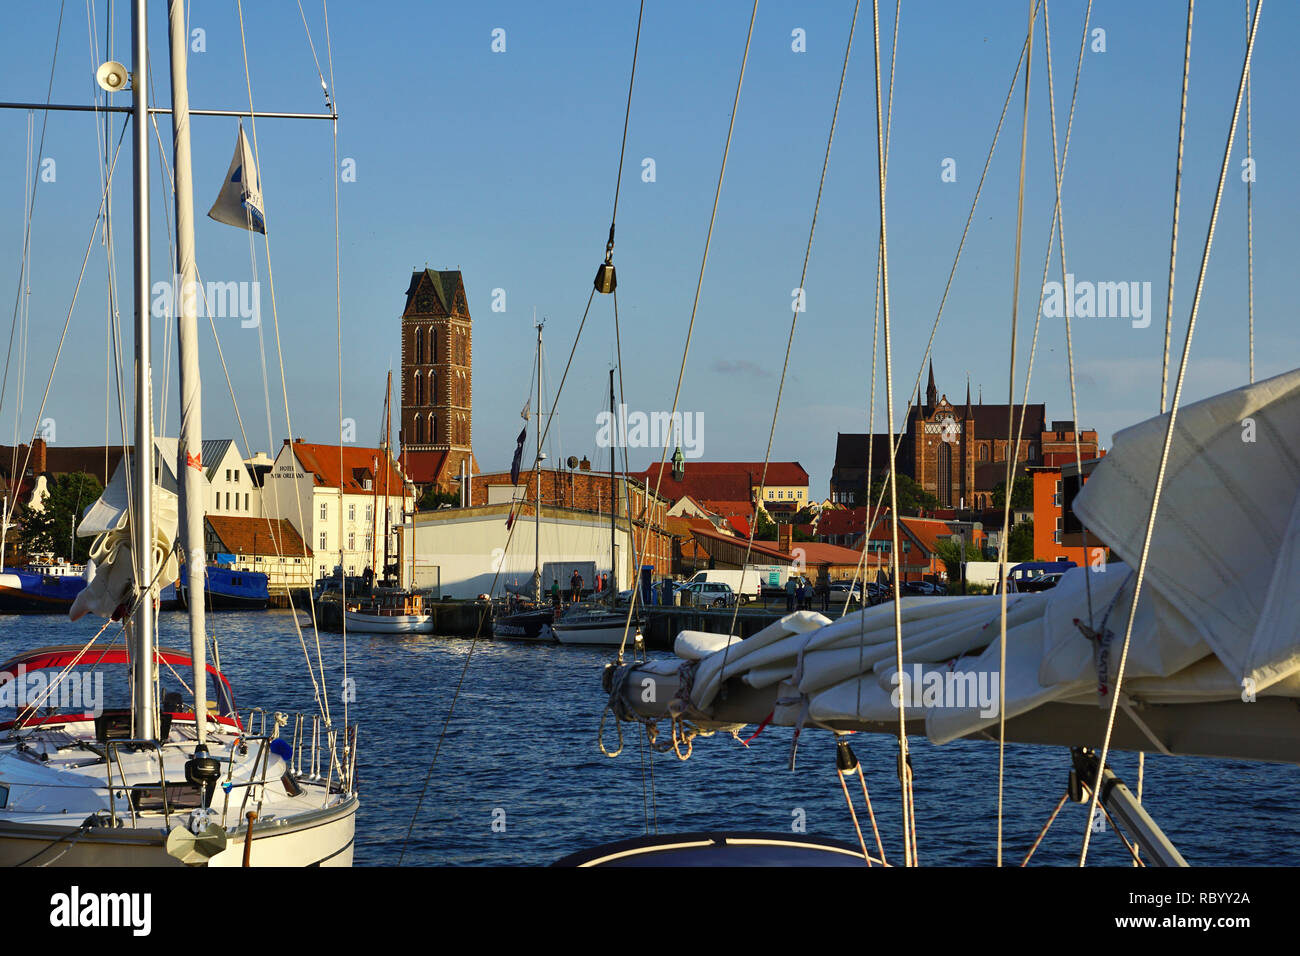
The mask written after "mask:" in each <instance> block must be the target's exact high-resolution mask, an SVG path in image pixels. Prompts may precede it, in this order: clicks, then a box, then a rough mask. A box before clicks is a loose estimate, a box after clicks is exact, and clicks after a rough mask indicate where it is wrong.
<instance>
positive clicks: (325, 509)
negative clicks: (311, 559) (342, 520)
mask: <svg viewBox="0 0 1300 956" xmlns="http://www.w3.org/2000/svg"><path fill="white" fill-rule="evenodd" d="M329 517H330V506H329V502H328V501H322V502H321V503H320V520H321V521H328V520H329ZM321 547H322V548H323V547H325V546H324V545H321Z"/></svg>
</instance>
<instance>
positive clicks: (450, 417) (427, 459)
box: [400, 269, 476, 492]
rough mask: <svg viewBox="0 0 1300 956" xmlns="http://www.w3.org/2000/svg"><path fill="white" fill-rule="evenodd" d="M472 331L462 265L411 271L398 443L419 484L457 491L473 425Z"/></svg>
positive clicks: (404, 319) (404, 320)
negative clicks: (456, 267)
mask: <svg viewBox="0 0 1300 956" xmlns="http://www.w3.org/2000/svg"><path fill="white" fill-rule="evenodd" d="M472 344H473V334H472V327H471V321H470V314H469V304H468V303H467V302H466V299H465V282H464V280H463V278H462V277H461V274H460V271H459V270H437V269H424V270H423V271H417V272H415V273H414V274H412V276H411V282H410V285H409V286H408V287H407V289H406V308H405V309H404V310H403V311H402V389H401V394H402V416H401V422H402V424H401V432H400V439H401V449H402V455H403V459H404V461H403V464H404V466H405V467H406V471H407V474H408V475H409V476H410V477H411V479H412V480H413V481H414V482H415V483H416V484H417V485H420V486H423V487H430V486H432V487H434V488H435V489H436V490H438V491H444V492H445V491H456V490H457V489H458V488H459V485H458V483H457V482H456V481H454V480H453V479H455V478H456V477H457V476H458V475H459V474H460V472H461V468H462V465H463V464H464V463H465V462H466V461H468V462H469V464H470V468H471V471H472V470H476V469H474V468H473V464H474V462H473V452H472V450H471V447H472V445H471V439H472V424H473V415H472V412H473V389H472V385H473V366H472Z"/></svg>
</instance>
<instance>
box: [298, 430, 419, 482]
mask: <svg viewBox="0 0 1300 956" xmlns="http://www.w3.org/2000/svg"><path fill="white" fill-rule="evenodd" d="M342 449H343V452H342V461H343V471H342V488H343V490H344V491H349V492H358V491H375V490H378V491H379V493H380V494H383V493H384V491H385V490H387V491H388V493H389V494H394V495H400V494H401V493H402V470H401V468H400V467H398V464H397V462H395V461H393V460H392V458H388V475H387V478H385V475H384V459H385V458H386V457H387V456H385V455H384V452H383V451H382V450H381V449H378V448H362V447H359V446H355V445H343V446H342ZM293 450H294V454H296V455H297V457H298V463H299V464H300V465H302V468H303V471H309V472H312V473H313V474H314V475H315V476H316V484H317V486H319V487H325V488H338V487H339V486H340V485H339V479H340V473H339V446H338V445H315V444H309V443H307V442H298V441H296V442H294V443H293ZM376 466H378V467H377V468H376ZM367 478H371V479H374V484H373V485H372V486H371V487H370V488H367V487H366V479H367Z"/></svg>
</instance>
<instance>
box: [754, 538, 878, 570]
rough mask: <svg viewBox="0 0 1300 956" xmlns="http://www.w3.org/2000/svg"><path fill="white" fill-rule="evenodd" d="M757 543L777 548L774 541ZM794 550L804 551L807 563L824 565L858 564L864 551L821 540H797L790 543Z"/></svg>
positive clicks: (757, 542)
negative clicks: (825, 542)
mask: <svg viewBox="0 0 1300 956" xmlns="http://www.w3.org/2000/svg"><path fill="white" fill-rule="evenodd" d="M754 544H755V545H758V544H762V545H763V546H764V547H765V548H772V549H775V548H776V542H774V541H762V542H759V541H755V542H754ZM790 547H791V549H792V551H791V553H792V554H793V553H794V552H798V551H802V552H803V560H804V563H805V564H811V565H822V564H857V563H858V562H859V561H861V560H862V552H861V551H855V550H854V549H853V548H842V547H840V546H839V545H838V544H823V543H822V542H820V541H795V542H792V543H791V545H790Z"/></svg>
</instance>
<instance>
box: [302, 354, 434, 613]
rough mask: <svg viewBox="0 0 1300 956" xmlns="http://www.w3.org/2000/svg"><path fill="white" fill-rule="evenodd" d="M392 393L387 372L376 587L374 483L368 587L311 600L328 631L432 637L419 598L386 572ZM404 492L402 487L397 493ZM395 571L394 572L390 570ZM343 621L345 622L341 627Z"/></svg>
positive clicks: (340, 590) (376, 467)
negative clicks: (381, 558) (381, 549)
mask: <svg viewBox="0 0 1300 956" xmlns="http://www.w3.org/2000/svg"><path fill="white" fill-rule="evenodd" d="M392 394H393V373H392V372H389V373H388V384H387V386H386V387H385V390H384V437H383V442H382V443H381V444H382V446H383V447H382V448H381V449H380V451H381V453H382V454H383V456H384V458H383V468H384V480H383V485H384V531H383V534H384V561H383V564H382V565H380V568H381V573H380V575H379V580H378V583H376V581H375V579H374V574H373V568H374V565H375V564H377V563H378V559H379V508H378V506H379V483H378V481H377V480H376V483H375V486H374V493H375V503H374V507H373V508H372V509H371V515H372V516H373V519H372V521H373V523H372V525H371V536H370V539H371V542H372V547H373V549H374V554H373V556H372V561H371V570H370V571H369V572H367V577H368V585H369V586H363V587H362V588H361V589H360V590H352V591H347V590H345V589H344V588H341V587H340V588H338V589H334V588H329V589H326V590H323V591H322V592H321V594H320V596H319V597H318V598H317V601H316V609H317V614H318V616H319V619H320V621H321V623H322V625H323V626H324V627H326V628H327V629H332V630H343V629H344V627H346V629H347V630H349V631H356V632H358V633H361V634H432V633H433V614H432V613H430V611H429V609H428V608H427V606H426V605H425V599H424V595H423V594H421V593H420V592H419V591H416V590H407V589H406V588H403V587H402V586H401V585H400V584H399V583H397V582H396V581H394V580H393V577H392V576H391V575H390V573H389V571H390V568H391V567H392V565H390V563H389V557H390V556H389V551H388V545H389V541H390V538H391V536H390V530H389V520H388V519H389V507H390V502H389V495H390V493H391V487H390V481H391V479H392V476H393V459H392V452H391V451H390V450H389V449H390V448H391V445H390V442H391V439H392V426H391V414H390V411H389V403H390V401H391V400H392ZM379 468H380V462H379V459H378V458H376V459H375V462H374V465H373V468H372V471H373V472H374V474H375V475H376V476H377V475H378V473H379ZM404 491H405V489H403V492H404ZM394 573H395V572H394ZM345 622H346V624H345Z"/></svg>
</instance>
